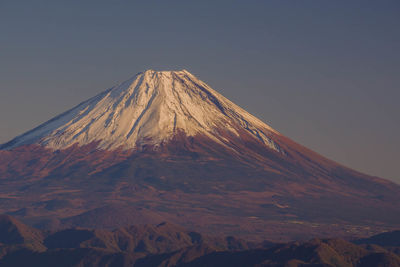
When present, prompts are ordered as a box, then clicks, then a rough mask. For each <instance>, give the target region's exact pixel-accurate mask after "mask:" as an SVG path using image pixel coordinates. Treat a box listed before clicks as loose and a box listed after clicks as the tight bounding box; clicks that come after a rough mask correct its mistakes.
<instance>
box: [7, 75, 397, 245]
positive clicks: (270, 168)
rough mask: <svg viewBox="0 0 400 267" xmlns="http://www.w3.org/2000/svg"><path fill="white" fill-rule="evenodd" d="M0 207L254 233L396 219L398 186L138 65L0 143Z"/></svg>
mask: <svg viewBox="0 0 400 267" xmlns="http://www.w3.org/2000/svg"><path fill="white" fill-rule="evenodd" d="M0 183H1V187H0V200H1V201H0V212H8V213H10V214H13V215H15V216H18V217H19V218H22V219H24V220H25V221H26V222H29V223H30V224H33V225H38V226H46V227H49V224H51V225H52V227H55V228H57V227H61V228H62V227H70V226H90V227H96V226H102V227H107V228H113V227H121V226H124V225H129V224H138V223H154V224H157V223H160V222H161V221H163V220H167V221H171V222H173V223H175V224H179V225H182V226H185V227H189V228H192V229H199V230H201V231H203V232H207V233H217V232H218V233H219V232H222V233H224V234H226V235H230V234H234V235H240V236H244V237H247V238H251V239H254V240H261V239H266V238H268V239H273V240H277V241H278V240H292V239H304V238H309V237H312V236H317V235H318V236H330V235H332V233H335V235H338V236H347V237H349V236H351V237H362V236H367V235H371V234H374V233H378V232H381V231H383V230H396V229H397V228H398V226H399V225H400V205H399V203H400V186H399V185H396V184H394V183H391V182H389V181H387V180H384V179H380V178H377V177H371V176H368V175H365V174H361V173H359V172H356V171H353V170H351V169H349V168H347V167H344V166H341V165H339V164H337V163H335V162H333V161H331V160H329V159H326V158H324V157H322V156H321V155H318V154H317V153H315V152H313V151H311V150H309V149H307V148H305V147H303V146H301V145H299V144H297V143H295V142H294V141H292V140H290V139H289V138H287V137H285V136H283V135H281V134H280V133H278V132H277V131H275V130H274V129H272V128H271V127H270V126H268V125H267V124H265V123H263V122H261V121H260V120H258V119H257V118H255V117H254V116H252V115H250V114H249V113H247V112H246V111H244V110H243V109H241V108H240V107H238V106H237V105H235V104H234V103H232V102H230V101H229V100H228V99H226V98H225V97H223V96H221V95H220V94H218V93H217V92H216V91H214V90H213V89H211V88H210V87H209V86H208V85H206V84H205V83H204V82H202V81H200V80H199V79H197V78H196V77H195V76H193V75H192V74H190V73H188V72H187V71H162V72H157V71H152V70H150V71H146V72H143V73H139V74H137V75H136V76H134V77H133V78H131V79H129V80H128V81H126V82H124V83H122V84H121V85H118V86H116V87H113V88H110V89H108V90H106V91H104V92H103V93H101V94H99V95H97V96H95V97H94V98H91V99H89V100H87V101H85V102H83V103H81V104H79V105H78V106H77V107H75V108H73V109H71V110H69V111H67V112H65V113H63V114H61V115H59V116H57V117H55V118H54V119H52V120H50V121H48V122H46V123H44V124H42V125H41V126H39V127H37V128H35V129H33V130H31V131H29V132H27V133H25V134H23V135H20V136H18V137H16V138H14V139H13V140H11V141H10V142H8V143H6V144H4V145H2V146H1V147H0Z"/></svg>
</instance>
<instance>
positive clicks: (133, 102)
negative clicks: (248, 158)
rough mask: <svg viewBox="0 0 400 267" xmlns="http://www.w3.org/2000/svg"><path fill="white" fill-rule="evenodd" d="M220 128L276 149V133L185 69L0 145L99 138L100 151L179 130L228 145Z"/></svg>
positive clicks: (125, 88)
mask: <svg viewBox="0 0 400 267" xmlns="http://www.w3.org/2000/svg"><path fill="white" fill-rule="evenodd" d="M221 130H223V131H224V132H225V133H228V134H229V135H233V136H237V137H240V135H241V132H243V131H244V132H246V133H248V134H249V135H251V136H252V137H253V138H254V139H257V140H258V141H259V142H260V144H262V145H265V146H267V147H269V148H271V149H274V150H276V151H280V148H279V146H278V145H277V144H276V143H275V142H274V141H273V140H272V139H271V138H270V137H271V136H272V135H276V134H279V133H278V132H276V131H275V130H274V129H272V128H271V127H270V126H268V125H267V124H265V123H263V122H262V121H260V120H259V119H257V118H256V117H254V116H252V115H251V114H249V113H248V112H246V111H245V110H243V109H242V108H240V107H239V106H237V105H236V104H234V103H232V102H231V101H229V100H228V99H226V98H225V97H224V96H222V95H220V94H219V93H217V92H216V91H214V90H213V89H212V88H211V87H209V86H208V85H207V84H206V83H204V82H202V81H201V80H199V79H198V78H196V77H195V76H194V75H192V74H191V73H189V72H188V71H186V70H181V71H154V70H147V71H145V72H141V73H138V74H137V75H135V76H134V77H132V78H130V79H129V80H127V81H125V82H123V83H121V84H119V85H117V86H115V87H112V88H111V89H108V90H106V91H104V92H102V93H100V94H99V95H97V96H95V97H93V98H91V99H89V100H87V101H85V102H83V103H81V104H79V105H78V106H76V107H75V108H73V109H71V110H69V111H67V112H65V113H63V114H61V115H59V116H57V117H55V118H53V119H51V120H50V121H48V122H46V123H44V124H42V125H40V126H39V127H37V128H35V129H33V130H31V131H29V132H27V133H25V134H23V135H20V136H18V137H16V138H15V139H13V140H11V141H10V142H8V143H6V144H4V145H3V146H0V148H1V149H12V148H14V147H17V146H21V145H25V144H39V145H42V146H45V147H48V148H52V149H64V148H67V147H69V146H71V145H73V144H78V145H81V146H82V145H87V144H90V143H93V142H97V143H98V148H100V149H107V150H112V149H117V148H123V149H135V148H138V147H140V146H142V145H144V144H150V145H155V146H158V145H161V144H162V143H164V142H167V141H168V140H170V139H171V138H172V137H173V136H174V135H175V134H176V133H177V132H183V133H184V134H185V135H186V136H196V135H198V134H199V135H206V136H207V137H209V138H211V139H213V140H214V141H217V142H218V143H221V144H223V145H224V146H227V143H228V142H226V141H227V140H226V138H224V137H223V136H222V135H220V134H219V132H220V131H221Z"/></svg>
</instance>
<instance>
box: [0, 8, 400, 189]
mask: <svg viewBox="0 0 400 267" xmlns="http://www.w3.org/2000/svg"><path fill="white" fill-rule="evenodd" d="M399 14H400V2H399V1H327V0H326V1H325V0H318V1H317V0H315V1H261V0H260V1H253V0H249V1H118V0H117V1H101V0H98V1H91V0H87V1H73V0H72V1H40V0H39V1H8V0H3V1H1V2H0V33H1V34H0V59H1V60H0V143H3V142H6V141H7V140H9V139H11V138H12V137H14V136H15V135H17V134H20V133H22V132H24V131H26V130H29V129H30V128H33V127H34V126H37V125H38V124H39V123H41V122H44V121H46V120H48V119H50V118H51V117H53V116H55V115H56V114H58V113H61V112H63V111H64V110H66V109H68V108H70V107H72V106H74V105H75V104H77V103H79V102H81V101H82V100H85V99H86V98H88V97H91V96H93V95H94V94H97V93H99V92H100V91H102V90H104V89H106V88H108V87H111V86H113V85H114V84H115V83H117V82H121V81H123V80H125V79H127V78H129V77H130V76H132V75H133V74H135V73H137V72H140V71H143V70H145V69H149V68H151V69H155V70H170V69H183V68H184V69H187V70H189V71H190V72H192V73H193V74H195V75H196V76H198V77H199V78H200V79H202V80H204V81H205V82H207V83H208V84H209V85H211V86H212V87H213V88H214V89H216V90H218V91H219V92H220V93H222V94H223V95H225V96H226V97H228V98H229V99H231V100H232V101H234V102H235V103H237V104H239V105H240V106H242V107H243V108H245V109H246V110H248V111H249V112H251V113H253V114H254V115H256V116H258V117H259V118H261V119H262V120H264V121H265V122H267V123H269V124H270V125H271V126H272V127H274V128H275V129H277V130H278V131H280V132H282V133H283V134H285V135H287V136H288V137H290V138H292V139H294V140H295V141H297V142H299V143H301V144H303V145H305V146H307V147H309V148H311V149H313V150H315V151H317V152H319V153H321V154H322V155H324V156H326V157H329V158H331V159H333V160H336V161H338V162H340V163H343V164H345V165H347V166H349V167H352V168H355V169H357V170H360V171H363V172H365V173H368V174H372V175H378V176H381V177H384V178H389V179H392V180H395V181H397V182H400V174H399V172H398V164H399V158H400V156H399V152H398V151H399V150H400V141H399V138H398V137H399V136H400V105H399V104H398V101H399V97H400V93H399V88H400V53H399V47H400V30H399V29H400V16H399Z"/></svg>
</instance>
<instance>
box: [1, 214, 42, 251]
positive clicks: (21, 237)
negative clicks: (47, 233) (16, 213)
mask: <svg viewBox="0 0 400 267" xmlns="http://www.w3.org/2000/svg"><path fill="white" fill-rule="evenodd" d="M43 238H44V235H43V233H42V232H41V231H40V230H38V229H35V228H32V227H30V226H27V225H25V224H23V223H21V222H20V221H18V220H16V219H14V218H13V217H11V216H9V215H0V243H2V244H5V245H26V246H28V247H30V248H32V249H35V250H42V249H43V245H42V242H43Z"/></svg>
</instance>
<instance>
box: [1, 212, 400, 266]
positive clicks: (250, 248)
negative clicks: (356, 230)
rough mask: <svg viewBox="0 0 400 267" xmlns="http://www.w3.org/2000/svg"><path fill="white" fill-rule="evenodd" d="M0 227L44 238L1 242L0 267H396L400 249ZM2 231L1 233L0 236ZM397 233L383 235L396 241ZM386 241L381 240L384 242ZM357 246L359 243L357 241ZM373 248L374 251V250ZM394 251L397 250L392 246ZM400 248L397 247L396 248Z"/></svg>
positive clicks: (171, 230)
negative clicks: (37, 234) (255, 242)
mask: <svg viewBox="0 0 400 267" xmlns="http://www.w3.org/2000/svg"><path fill="white" fill-rule="evenodd" d="M1 218H4V219H3V220H0V229H6V228H8V227H9V225H10V223H11V224H12V225H15V227H18V228H23V229H31V230H32V231H33V232H36V233H40V236H41V237H42V238H41V240H40V241H39V242H38V243H37V245H38V247H39V248H40V249H37V247H32V246H28V245H29V244H30V243H29V239H24V240H23V241H22V242H21V240H17V239H14V240H13V241H12V242H8V243H7V244H0V252H1V253H0V266H5V267H8V266H19V267H23V266H43V267H45V266H65V267H72V266H87V267H91V266H96V267H97V266H104V267H105V266H109V267H111V266H113V267H120V266H121V267H122V266H135V267H150V266H151V267H156V266H159V267H162V266H163V267H168V266H169V267H171V266H182V267H183V266H210V267H211V266H218V267H224V266H230V267H232V266H240V267H241V266H254V267H256V266H326V267H331V266H340V267H342V266H343V267H367V266H368V267H369V266H374V267H379V266H382V267H397V266H400V257H399V255H400V254H399V253H398V252H399V250H397V254H396V252H395V253H393V252H391V251H389V250H387V247H385V246H383V247H381V246H378V245H376V244H374V243H371V241H372V240H374V239H375V237H371V238H369V239H370V240H369V241H368V242H369V244H368V246H369V247H364V246H363V245H362V243H360V245H355V244H353V243H350V242H348V241H345V240H341V239H317V238H314V239H312V240H308V241H302V242H299V241H296V242H289V243H281V244H273V243H269V244H268V246H265V244H266V243H268V242H266V241H265V242H263V243H260V244H251V243H249V242H246V241H244V240H240V239H237V238H234V237H216V236H208V235H203V234H200V233H197V232H191V231H188V230H186V229H184V228H182V227H179V226H176V225H173V224H170V223H161V224H159V225H133V226H129V227H123V228H119V229H115V230H113V231H107V230H100V229H89V228H71V229H65V230H61V231H57V232H47V231H40V230H38V229H34V228H31V227H29V226H27V225H24V224H23V223H21V222H19V221H18V220H16V219H14V218H12V217H10V216H1ZM3 234H4V231H3V230H0V235H3ZM392 234H393V232H387V233H384V235H385V237H386V238H387V239H388V240H394V239H395V238H396V236H395V235H394V236H392ZM383 240H384V239H382V238H380V242H382V241H383ZM357 242H358V241H357ZM372 246H374V247H372ZM391 248H392V249H393V247H391ZM397 249H398V247H397Z"/></svg>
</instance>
